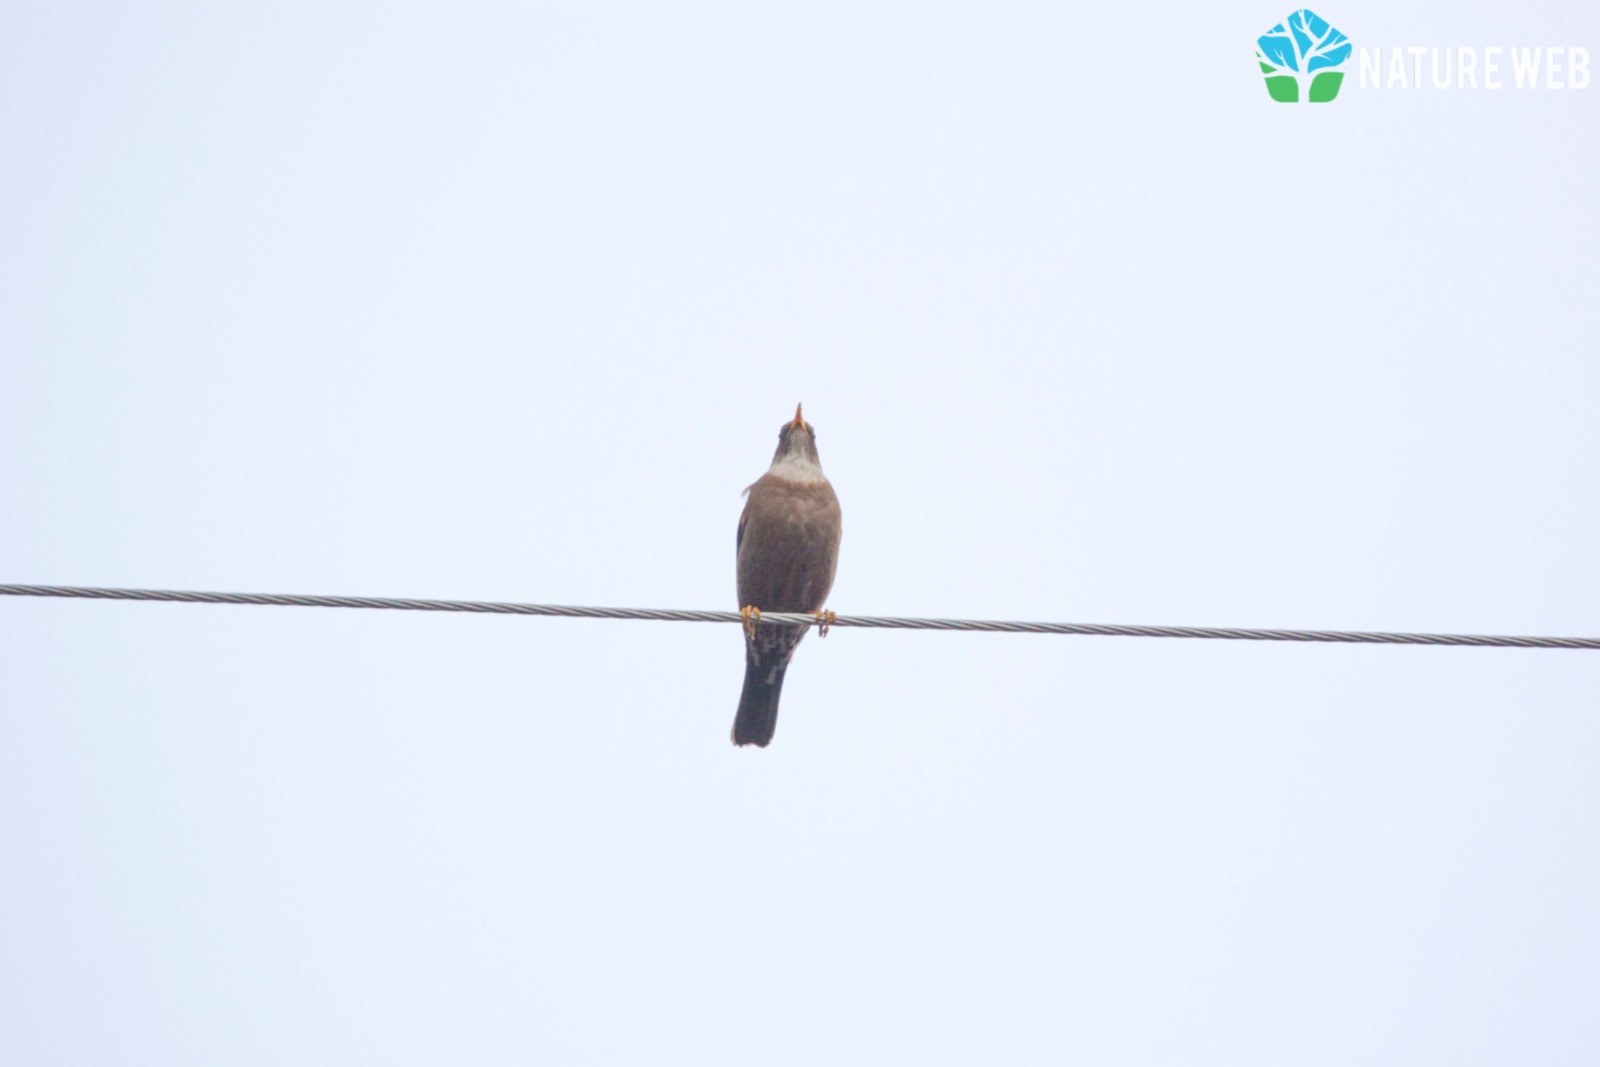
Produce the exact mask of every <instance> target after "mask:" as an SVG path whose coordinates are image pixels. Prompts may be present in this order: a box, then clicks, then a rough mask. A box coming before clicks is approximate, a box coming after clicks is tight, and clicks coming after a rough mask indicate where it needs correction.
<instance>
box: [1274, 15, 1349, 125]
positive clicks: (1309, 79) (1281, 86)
mask: <svg viewBox="0 0 1600 1067" xmlns="http://www.w3.org/2000/svg"><path fill="white" fill-rule="evenodd" d="M1350 51H1351V45H1350V38H1348V37H1346V36H1345V35H1344V34H1342V33H1340V32H1339V31H1338V30H1336V29H1334V28H1333V27H1332V26H1330V25H1328V21H1327V20H1326V19H1324V18H1322V17H1321V16H1320V15H1318V14H1317V13H1316V12H1315V11H1312V10H1310V9H1309V8H1301V9H1300V10H1299V11H1296V12H1295V13H1294V14H1292V15H1290V16H1289V17H1288V18H1286V19H1284V20H1283V21H1282V22H1280V23H1278V24H1277V25H1276V26H1274V27H1272V29H1270V30H1268V31H1267V32H1266V33H1264V34H1262V35H1261V36H1260V37H1257V38H1256V62H1257V63H1258V64H1260V66H1261V73H1262V75H1263V76H1264V77H1265V78H1266V80H1267V93H1268V95H1270V96H1271V97H1272V99H1274V100H1276V101H1278V103H1280V104H1298V103H1301V102H1304V103H1307V104H1325V103H1327V102H1328V101H1329V100H1332V99H1333V98H1334V97H1336V96H1338V95H1339V86H1341V85H1342V84H1344V71H1342V70H1340V69H1339V68H1340V67H1343V66H1344V65H1345V63H1346V61H1348V60H1349V58H1350Z"/></svg>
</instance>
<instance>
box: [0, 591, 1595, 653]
mask: <svg viewBox="0 0 1600 1067" xmlns="http://www.w3.org/2000/svg"><path fill="white" fill-rule="evenodd" d="M0 596H34V597H69V598H75V599H81V600H154V601H171V602H176V603H182V604H268V605H277V606H283V607H309V608H384V609H390V610H397V611H462V612H472V613H476V614H487V615H546V616H561V617H570V618H579V619H647V620H653V621H657V622H740V621H742V618H741V616H740V614H739V613H738V612H737V611H684V610H681V609H674V608H590V607H568V606H565V605H559V604H518V603H511V602H506V601H494V600H416V599H409V598H401V597H379V596H312V595H302V594H294V593H209V592H186V591H182V590H176V589H109V588H100V587H94V586H78V585H0ZM760 622H761V624H762V625H769V624H780V623H781V624H789V625H793V624H799V625H803V626H817V625H820V624H821V620H819V619H818V618H817V617H816V616H814V615H803V614H785V613H780V612H765V613H763V614H762V616H761V620H760ZM827 625H828V626H829V627H830V628H831V627H836V626H837V627H861V628H866V629H881V630H960V631H965V632H973V633H1007V634H1075V635H1086V636H1097V637H1189V638H1207V639H1212V640H1222V641H1319V642H1332V643H1336V644H1354V645H1467V646H1473V647H1480V648H1482V647H1492V648H1585V649H1600V637H1505V636H1492V635H1488V634H1408V633H1377V632H1362V631H1350V630H1262V629H1240V628H1235V627H1218V626H1121V625H1114V624H1105V623H1079V622H999V621H994V620H989V619H904V618H894V617H892V616H883V615H839V616H836V617H834V618H831V619H829V620H828V622H827Z"/></svg>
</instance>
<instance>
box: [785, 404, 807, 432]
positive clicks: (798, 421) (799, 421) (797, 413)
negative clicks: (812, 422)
mask: <svg viewBox="0 0 1600 1067" xmlns="http://www.w3.org/2000/svg"><path fill="white" fill-rule="evenodd" d="M805 424H806V420H805V419H802V418H801V417H800V405H799V404H796V405H795V406H794V421H793V422H791V423H790V424H789V427H790V429H793V428H794V427H796V426H804V425H805Z"/></svg>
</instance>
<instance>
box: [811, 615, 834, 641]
mask: <svg viewBox="0 0 1600 1067" xmlns="http://www.w3.org/2000/svg"><path fill="white" fill-rule="evenodd" d="M811 614H813V615H815V616H816V617H817V636H818V637H827V636H828V627H830V626H832V625H833V624H834V623H836V622H838V621H839V616H837V615H835V614H834V613H833V612H831V611H826V610H824V611H813V612H812V613H811Z"/></svg>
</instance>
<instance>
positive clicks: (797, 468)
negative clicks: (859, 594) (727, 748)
mask: <svg viewBox="0 0 1600 1067" xmlns="http://www.w3.org/2000/svg"><path fill="white" fill-rule="evenodd" d="M745 492H746V493H747V494H749V497H750V499H749V500H748V501H746V502H745V505H744V514H743V515H740V516H739V539H738V542H737V546H738V561H739V566H738V570H739V605H740V607H739V613H740V614H741V615H743V616H744V620H745V627H744V634H745V637H744V647H745V657H744V660H745V667H744V692H743V693H742V694H741V695H740V697H739V713H738V714H737V715H735V716H734V719H733V743H734V744H736V745H760V746H762V747H763V748H765V747H766V745H767V744H768V742H770V741H771V740H772V734H773V731H774V730H776V729H777V727H778V694H779V693H781V692H782V691H783V673H784V671H786V670H788V669H789V659H790V657H791V656H793V655H794V650H795V648H796V647H797V646H798V645H799V644H800V639H801V638H803V637H805V635H806V630H807V628H808V627H806V626H797V625H794V624H792V623H791V624H788V625H780V624H774V623H767V624H765V625H762V624H761V623H760V619H761V613H762V612H763V611H782V612H808V613H810V614H813V615H816V616H817V617H818V618H819V619H822V620H824V621H826V619H827V617H828V616H827V613H825V612H823V611H822V610H821V608H822V605H823V604H824V603H826V602H827V599H828V590H830V589H832V588H833V571H834V567H835V566H836V565H837V564H838V562H839V534H840V521H839V498H838V497H836V496H834V495H833V486H831V485H829V484H828V479H827V478H826V477H825V476H824V475H823V473H822V463H821V461H820V460H818V459H817V436H816V432H815V431H814V430H812V429H811V426H810V424H809V423H807V422H806V421H805V420H804V419H803V418H801V417H800V407H799V405H796V406H795V409H794V421H793V422H790V423H787V424H785V425H784V427H783V429H781V430H779V431H778V451H777V453H776V454H774V455H773V457H772V466H771V467H769V468H768V469H767V473H765V474H763V475H762V476H761V478H760V479H759V480H758V481H757V482H756V483H755V484H754V485H752V486H751V487H750V488H748V489H746V490H745ZM824 632H826V630H824Z"/></svg>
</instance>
